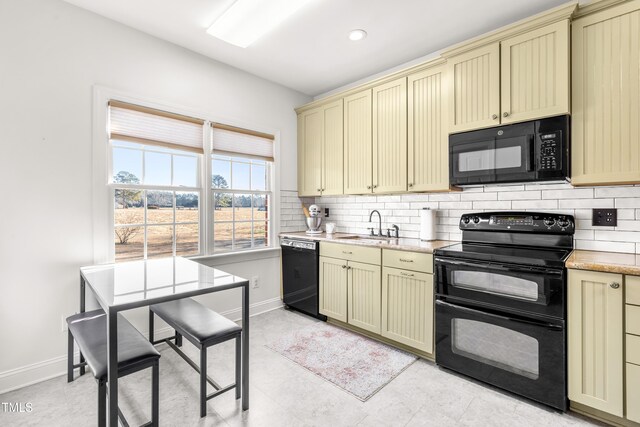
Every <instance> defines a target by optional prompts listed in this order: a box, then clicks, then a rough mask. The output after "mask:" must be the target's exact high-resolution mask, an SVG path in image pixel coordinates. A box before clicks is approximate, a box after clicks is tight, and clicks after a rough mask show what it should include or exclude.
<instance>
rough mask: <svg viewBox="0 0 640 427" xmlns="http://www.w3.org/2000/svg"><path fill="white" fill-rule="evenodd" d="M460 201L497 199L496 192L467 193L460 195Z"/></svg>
mask: <svg viewBox="0 0 640 427" xmlns="http://www.w3.org/2000/svg"><path fill="white" fill-rule="evenodd" d="M460 200H461V201H473V202H475V201H479V200H498V193H467V192H466V191H465V192H464V193H462V194H461V195H460Z"/></svg>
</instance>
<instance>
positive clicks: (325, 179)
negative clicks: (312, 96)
mask: <svg viewBox="0 0 640 427" xmlns="http://www.w3.org/2000/svg"><path fill="white" fill-rule="evenodd" d="M342 120H343V112H342V100H338V101H336V102H332V103H330V104H326V105H322V106H319V107H316V108H314V109H312V110H308V111H305V112H303V113H300V114H299V115H298V193H299V195H300V196H320V195H335V194H343V178H342V177H343V161H342V156H343V126H342Z"/></svg>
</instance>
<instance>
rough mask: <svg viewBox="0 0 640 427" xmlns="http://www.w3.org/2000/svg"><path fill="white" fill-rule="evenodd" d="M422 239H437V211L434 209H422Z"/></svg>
mask: <svg viewBox="0 0 640 427" xmlns="http://www.w3.org/2000/svg"><path fill="white" fill-rule="evenodd" d="M420 240H423V241H429V240H436V211H435V210H433V209H429V208H423V209H421V210H420Z"/></svg>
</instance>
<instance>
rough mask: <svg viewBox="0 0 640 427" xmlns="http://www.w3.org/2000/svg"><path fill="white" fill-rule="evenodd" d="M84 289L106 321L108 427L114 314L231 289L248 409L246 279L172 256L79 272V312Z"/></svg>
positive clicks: (113, 391)
mask: <svg viewBox="0 0 640 427" xmlns="http://www.w3.org/2000/svg"><path fill="white" fill-rule="evenodd" d="M87 288H89V290H90V291H91V292H92V293H93V294H94V296H95V297H96V300H97V301H98V304H99V305H100V307H102V309H103V310H104V312H105V313H106V316H107V335H108V337H107V354H108V356H107V357H108V374H107V381H108V384H109V387H108V407H107V417H108V422H109V425H110V426H117V425H118V375H117V368H118V357H117V354H118V340H117V336H118V331H117V325H118V322H117V314H118V312H120V311H124V310H130V309H133V308H138V307H145V306H149V305H152V304H157V303H161V302H166V301H172V300H177V299H181V298H188V297H192V296H197V295H204V294H209V293H213V292H220V291H224V290H228V289H236V288H241V289H242V389H241V392H242V409H243V410H247V409H249V281H248V280H247V279H244V278H242V277H239V276H235V275H233V274H229V273H227V272H224V271H222V270H218V269H216V268H213V267H208V266H206V265H203V264H200V263H198V262H195V261H192V260H189V259H186V258H183V257H179V256H177V257H168V258H157V259H147V260H140V261H130V262H120V263H115V264H101V265H92V266H86V267H82V268H80V312H84V311H85V308H86V289H87ZM81 373H84V368H81Z"/></svg>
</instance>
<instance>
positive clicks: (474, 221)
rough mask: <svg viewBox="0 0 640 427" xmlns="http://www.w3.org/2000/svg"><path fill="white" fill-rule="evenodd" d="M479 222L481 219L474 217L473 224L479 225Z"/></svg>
mask: <svg viewBox="0 0 640 427" xmlns="http://www.w3.org/2000/svg"><path fill="white" fill-rule="evenodd" d="M479 222H480V217H477V216H474V217H473V223H474V224H477V223H479Z"/></svg>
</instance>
